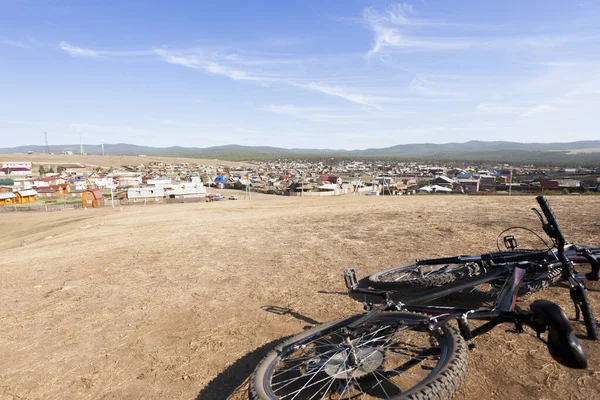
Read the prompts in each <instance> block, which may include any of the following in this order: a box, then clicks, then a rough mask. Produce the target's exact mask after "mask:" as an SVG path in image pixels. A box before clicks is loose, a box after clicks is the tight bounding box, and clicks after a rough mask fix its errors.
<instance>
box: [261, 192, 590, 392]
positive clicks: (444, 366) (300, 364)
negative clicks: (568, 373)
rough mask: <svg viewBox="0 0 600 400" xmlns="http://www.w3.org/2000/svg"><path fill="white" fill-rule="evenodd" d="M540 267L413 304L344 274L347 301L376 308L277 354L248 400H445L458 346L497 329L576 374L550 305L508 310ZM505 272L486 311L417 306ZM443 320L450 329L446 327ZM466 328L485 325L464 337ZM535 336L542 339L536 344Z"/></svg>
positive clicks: (564, 322) (525, 264)
mask: <svg viewBox="0 0 600 400" xmlns="http://www.w3.org/2000/svg"><path fill="white" fill-rule="evenodd" d="M538 202H539V203H540V206H541V208H542V211H543V212H544V214H545V216H546V219H547V220H548V232H551V234H552V235H553V236H555V237H556V238H560V237H561V236H562V233H561V231H560V227H559V226H558V223H557V222H556V219H555V217H554V214H553V213H552V211H551V210H550V207H549V206H548V204H547V202H546V201H545V199H543V198H541V197H540V198H538ZM563 239H564V238H563ZM557 240H558V242H557V244H558V246H557V259H558V261H557V262H560V263H561V268H562V272H563V273H564V274H565V275H567V279H568V280H569V282H570V283H571V293H572V297H573V296H575V297H576V298H577V300H578V301H581V303H582V304H585V305H586V307H587V312H588V313H589V314H591V307H589V302H588V301H587V298H586V296H585V292H584V291H583V285H582V284H581V282H579V281H578V280H577V278H576V277H575V275H574V273H573V269H572V264H571V261H570V260H569V259H568V258H567V256H566V255H565V251H564V240H563V241H562V242H561V241H560V240H559V239H557ZM547 267H548V266H547V265H545V264H540V263H537V262H530V261H517V262H514V263H504V264H502V265H501V266H498V267H497V268H494V269H493V270H490V271H489V272H486V273H485V274H483V276H473V277H469V278H466V279H464V280H461V281H458V282H456V283H454V284H453V285H454V287H451V288H449V287H446V286H440V287H434V288H431V290H433V292H432V293H429V294H424V295H423V296H421V298H414V299H413V301H412V303H413V304H414V305H410V304H403V303H400V302H397V301H394V300H392V299H391V297H392V294H393V293H394V292H393V291H385V290H376V289H368V288H361V287H360V286H359V284H358V280H357V277H356V272H355V271H354V270H353V269H346V270H345V271H344V278H345V282H346V287H347V288H348V290H349V292H354V293H363V294H370V295H374V296H378V297H381V298H382V299H383V302H382V304H380V305H377V306H373V305H372V304H367V305H366V310H367V311H368V312H367V313H365V314H359V315H354V316H352V317H349V318H344V319H341V320H337V321H333V322H329V323H326V324H323V325H320V326H317V327H314V328H312V329H310V330H308V331H306V332H304V333H302V334H300V335H298V336H295V337H293V338H292V339H290V340H288V341H287V342H286V343H284V344H283V345H281V346H279V347H277V348H276V349H275V350H274V351H272V352H271V353H269V354H268V355H267V356H266V357H265V358H264V359H263V360H262V361H261V363H260V364H259V365H258V366H257V368H256V370H255V371H254V373H253V374H252V377H251V380H250V388H249V396H250V398H251V399H252V400H275V399H289V400H292V399H336V400H342V399H354V398H366V399H394V400H400V399H434V398H435V399H449V398H451V397H452V396H453V395H454V394H455V393H456V392H457V391H458V389H459V387H460V385H461V383H462V382H463V381H464V379H465V377H466V374H467V370H468V357H467V345H466V341H468V340H470V339H472V338H474V337H476V336H478V335H481V334H483V333H486V332H488V331H490V330H492V329H493V328H494V327H496V326H498V325H500V324H502V323H513V324H514V326H515V331H516V332H523V331H524V326H528V327H530V328H531V329H533V330H534V331H535V332H536V334H537V337H538V338H539V339H540V340H541V341H542V342H544V343H545V344H546V345H547V347H548V350H549V352H550V355H551V356H552V357H553V358H554V359H555V360H556V361H557V362H558V363H560V364H562V365H564V366H566V367H569V368H578V369H581V368H586V367H587V360H586V357H585V354H584V352H583V350H582V348H581V344H580V343H579V340H578V339H577V337H576V336H575V334H574V333H573V328H572V326H571V324H570V322H569V320H568V318H567V316H566V315H565V313H564V311H563V310H562V308H560V306H558V305H557V304H556V303H553V302H551V301H547V300H537V301H534V302H533V303H531V304H530V310H529V311H524V310H521V309H519V308H517V307H516V306H515V304H516V298H517V294H518V289H519V286H520V285H521V284H522V283H523V280H524V278H525V276H526V275H527V274H528V273H533V272H538V271H539V270H540V269H542V270H543V269H545V268H547ZM507 273H508V274H509V276H508V279H507V280H506V284H505V285H504V286H503V288H502V290H501V292H500V294H499V296H498V298H497V300H496V303H495V305H494V307H493V308H477V309H469V308H458V307H442V306H427V305H420V303H422V302H424V301H426V300H427V297H428V296H429V297H430V298H435V297H440V296H444V295H446V292H448V291H451V290H460V287H468V285H473V284H475V283H477V282H482V281H491V280H494V279H498V278H499V277H501V276H502V275H503V274H507ZM579 296H580V297H579ZM574 301H575V298H574ZM585 315H586V314H585V313H584V317H585ZM453 320H455V321H456V323H457V325H458V330H457V329H456V328H454V327H453V326H450V324H449V323H450V322H451V321H453ZM469 320H480V321H487V322H485V323H484V324H483V325H481V326H479V327H477V328H475V329H471V327H470V326H469V324H468V321H469ZM590 321H594V323H593V326H591V328H592V329H595V328H596V326H595V320H593V315H592V318H591V319H590ZM586 328H587V324H586ZM545 332H548V333H547V336H546V338H545V339H544V338H543V337H542V335H543V334H544V333H545ZM589 334H590V330H589V329H588V335H589Z"/></svg>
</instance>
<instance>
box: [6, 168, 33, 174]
mask: <svg viewBox="0 0 600 400" xmlns="http://www.w3.org/2000/svg"><path fill="white" fill-rule="evenodd" d="M0 175H22V176H27V175H31V170H30V169H29V168H24V167H13V168H11V167H5V168H2V169H0Z"/></svg>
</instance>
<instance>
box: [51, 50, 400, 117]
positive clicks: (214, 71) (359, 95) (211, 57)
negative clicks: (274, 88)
mask: <svg viewBox="0 0 600 400" xmlns="http://www.w3.org/2000/svg"><path fill="white" fill-rule="evenodd" d="M60 48H61V49H62V50H63V51H65V52H67V53H69V54H71V55H73V56H79V57H92V58H98V57H102V56H132V55H143V56H148V55H151V56H155V57H158V59H160V60H161V61H163V62H166V63H168V64H173V65H179V66H183V67H186V68H192V69H198V70H202V71H204V72H206V73H208V74H211V75H216V76H222V77H225V78H228V79H232V80H236V81H252V82H257V83H274V84H279V85H285V86H293V87H297V88H302V89H304V90H310V91H314V92H319V93H323V94H326V95H328V96H332V97H337V98H342V99H344V100H347V101H349V102H352V103H355V104H359V105H363V106H368V107H374V108H377V109H382V107H381V103H383V102H388V101H393V100H394V98H392V97H386V96H375V95H370V94H366V93H363V92H361V91H360V90H358V89H350V88H347V87H343V86H336V85H331V84H328V83H326V82H320V81H311V80H310V78H307V77H304V78H303V79H299V78H298V77H296V76H294V75H291V74H290V73H288V72H282V71H281V68H280V67H281V65H282V64H286V63H291V61H289V60H284V59H281V58H276V59H274V60H272V59H271V58H269V57H267V58H264V59H262V60H260V59H247V58H244V57H240V56H239V55H237V54H224V53H219V52H205V51H203V50H201V49H189V50H169V49H165V48H154V49H152V50H145V51H106V50H104V51H101V50H94V49H90V48H84V47H78V46H74V45H71V44H69V43H66V42H61V44H60ZM306 81H308V83H305V82H306Z"/></svg>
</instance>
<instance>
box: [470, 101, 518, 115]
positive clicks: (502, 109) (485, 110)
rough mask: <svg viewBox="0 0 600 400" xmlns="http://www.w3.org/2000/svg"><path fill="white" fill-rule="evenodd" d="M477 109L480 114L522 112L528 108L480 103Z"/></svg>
mask: <svg viewBox="0 0 600 400" xmlns="http://www.w3.org/2000/svg"><path fill="white" fill-rule="evenodd" d="M475 110H476V111H477V112H478V113H480V114H521V113H523V112H525V111H526V110H527V109H526V108H525V107H520V106H512V105H507V104H489V103H480V104H478V105H477V107H476V109H475Z"/></svg>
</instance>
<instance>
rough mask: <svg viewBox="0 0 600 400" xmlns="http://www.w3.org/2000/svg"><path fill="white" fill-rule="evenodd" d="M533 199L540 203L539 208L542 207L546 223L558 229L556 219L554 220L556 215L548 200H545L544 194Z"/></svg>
mask: <svg viewBox="0 0 600 400" xmlns="http://www.w3.org/2000/svg"><path fill="white" fill-rule="evenodd" d="M535 199H536V200H537V202H538V204H539V205H540V208H541V209H542V212H543V213H544V216H545V217H546V220H548V224H550V225H553V226H554V227H555V228H556V229H559V228H558V221H557V220H556V215H554V212H553V211H552V209H551V208H550V204H548V200H546V198H545V197H544V196H538V197H536V198H535Z"/></svg>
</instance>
